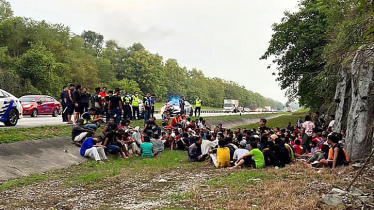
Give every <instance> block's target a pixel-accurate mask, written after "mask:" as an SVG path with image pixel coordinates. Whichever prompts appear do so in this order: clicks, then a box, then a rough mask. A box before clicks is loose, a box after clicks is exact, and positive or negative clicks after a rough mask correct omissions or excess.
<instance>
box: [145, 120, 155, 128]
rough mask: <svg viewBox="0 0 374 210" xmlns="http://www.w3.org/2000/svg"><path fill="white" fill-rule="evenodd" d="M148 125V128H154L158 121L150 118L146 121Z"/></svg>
mask: <svg viewBox="0 0 374 210" xmlns="http://www.w3.org/2000/svg"><path fill="white" fill-rule="evenodd" d="M146 125H147V126H146V127H145V129H146V130H152V128H153V126H156V122H155V121H152V122H151V121H150V120H148V121H147V123H146Z"/></svg>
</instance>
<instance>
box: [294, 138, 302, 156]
mask: <svg viewBox="0 0 374 210" xmlns="http://www.w3.org/2000/svg"><path fill="white" fill-rule="evenodd" d="M293 149H294V151H295V155H296V157H299V156H300V155H302V154H303V148H302V147H301V142H300V140H299V139H296V140H295V144H294V145H293Z"/></svg>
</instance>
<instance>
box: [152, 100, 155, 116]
mask: <svg viewBox="0 0 374 210" xmlns="http://www.w3.org/2000/svg"><path fill="white" fill-rule="evenodd" d="M154 113H155V95H154V94H153V95H152V96H151V117H154Z"/></svg>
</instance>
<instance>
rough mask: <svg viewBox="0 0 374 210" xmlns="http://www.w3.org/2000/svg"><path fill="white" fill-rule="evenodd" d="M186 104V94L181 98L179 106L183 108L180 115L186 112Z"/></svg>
mask: <svg viewBox="0 0 374 210" xmlns="http://www.w3.org/2000/svg"><path fill="white" fill-rule="evenodd" d="M184 105H185V100H184V96H181V98H180V99H179V108H180V109H181V112H180V115H182V114H184Z"/></svg>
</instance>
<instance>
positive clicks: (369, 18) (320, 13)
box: [260, 0, 374, 114]
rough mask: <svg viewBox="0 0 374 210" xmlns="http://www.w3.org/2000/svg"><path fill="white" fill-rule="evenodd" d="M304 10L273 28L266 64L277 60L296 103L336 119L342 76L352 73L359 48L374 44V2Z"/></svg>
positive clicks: (329, 2)
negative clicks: (351, 69)
mask: <svg viewBox="0 0 374 210" xmlns="http://www.w3.org/2000/svg"><path fill="white" fill-rule="evenodd" d="M298 6H299V11H297V12H294V13H291V12H285V13H284V17H283V18H282V20H281V22H280V23H275V24H274V25H273V31H274V33H273V35H272V38H271V40H270V42H269V47H268V49H267V51H266V52H265V53H264V55H263V56H262V57H261V58H260V59H269V58H274V59H273V60H272V62H273V64H275V65H276V67H277V70H278V74H277V75H278V78H277V80H278V81H280V84H281V88H282V89H286V90H287V92H286V94H287V96H288V97H289V98H290V100H294V99H297V100H298V101H299V104H300V105H301V106H306V107H311V108H312V109H313V110H320V111H322V112H330V114H331V113H333V111H334V105H333V104H334V103H335V99H334V96H335V90H336V85H337V82H338V81H339V79H341V78H340V77H339V71H346V70H347V69H350V68H351V66H350V64H351V61H352V60H353V55H354V52H355V51H356V50H358V49H359V47H361V46H363V45H366V44H372V43H374V36H373V35H374V3H373V1H370V0H301V1H300V2H299V5H298ZM269 68H271V65H269ZM274 74H275V73H274Z"/></svg>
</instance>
